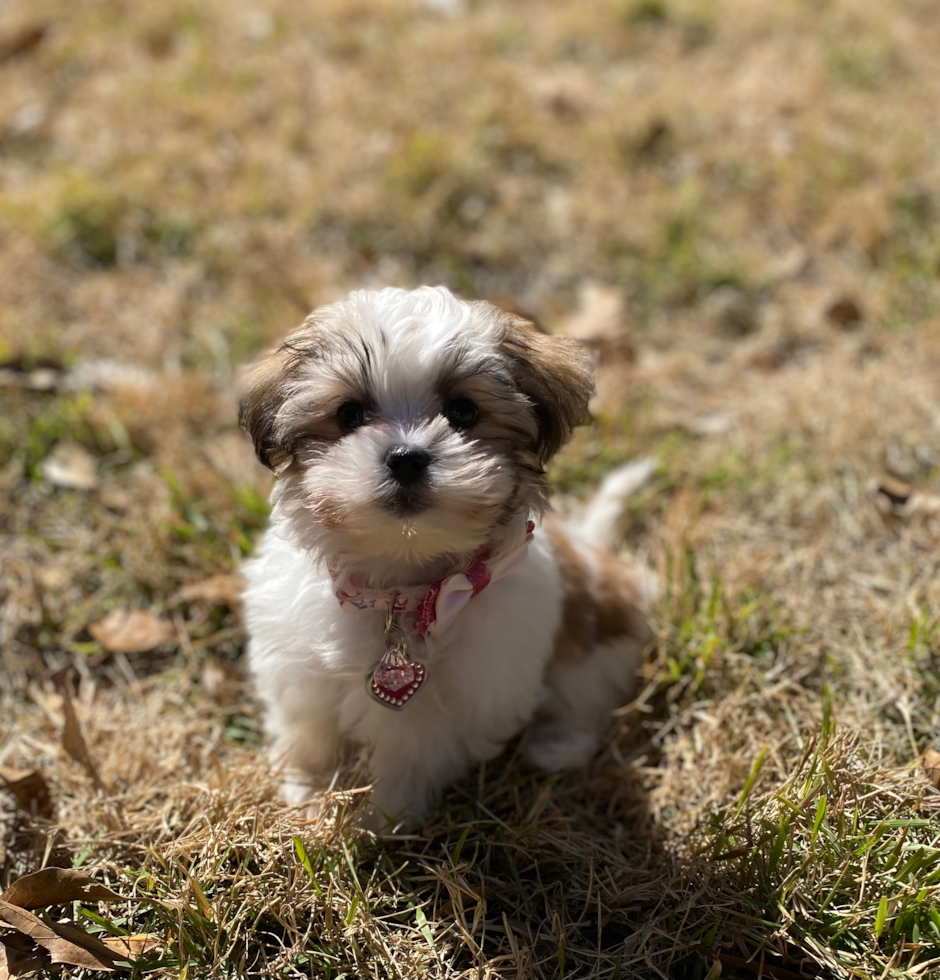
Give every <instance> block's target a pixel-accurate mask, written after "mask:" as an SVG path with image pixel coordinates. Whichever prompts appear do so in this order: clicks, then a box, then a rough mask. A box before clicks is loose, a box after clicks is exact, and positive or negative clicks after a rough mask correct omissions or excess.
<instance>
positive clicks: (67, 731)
mask: <svg viewBox="0 0 940 980" xmlns="http://www.w3.org/2000/svg"><path fill="white" fill-rule="evenodd" d="M73 673H74V668H72V667H66V668H65V669H64V670H60V671H57V672H56V673H55V674H53V676H52V682H53V683H54V684H55V685H56V687H57V688H58V689H59V693H60V694H61V695H62V714H63V715H64V716H65V726H64V727H63V729H62V748H64V749H65V751H66V753H67V754H68V756H69V757H70V758H72V759H74V760H75V761H76V762H77V763H79V764H80V765H81V766H82V767H83V768H84V770H85V772H87V773H88V775H89V776H90V777H91V781H92V782H93V783H94V785H95V789H98V790H101V791H102V792H103V793H107V792H108V788H107V786H105V784H104V782H103V781H102V779H101V776H100V774H99V773H98V767H97V766H96V765H95V763H94V760H93V759H92V757H91V753H90V752H89V751H88V743H87V742H86V741H85V736H84V735H83V734H82V726H81V724H80V723H79V721H78V715H76V714H75V705H74V704H72V694H71V691H70V690H69V685H70V683H71V679H72V674H73Z"/></svg>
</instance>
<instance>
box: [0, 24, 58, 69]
mask: <svg viewBox="0 0 940 980" xmlns="http://www.w3.org/2000/svg"><path fill="white" fill-rule="evenodd" d="M48 33H49V27H48V25H46V24H29V25H27V26H26V27H24V28H23V29H22V30H20V31H18V32H17V33H16V34H14V35H13V36H12V37H7V38H4V40H2V41H0V62H3V61H10V60H12V59H13V58H18V57H19V56H20V55H24V54H28V53H29V52H30V51H32V50H33V48H35V47H37V46H38V45H39V44H40V43H41V42H42V41H43V39H44V38H45V36H46V34H48Z"/></svg>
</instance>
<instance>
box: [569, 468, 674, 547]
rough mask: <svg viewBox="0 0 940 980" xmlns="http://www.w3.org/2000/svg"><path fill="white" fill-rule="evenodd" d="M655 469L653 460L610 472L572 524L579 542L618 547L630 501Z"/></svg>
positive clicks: (592, 545)
mask: <svg viewBox="0 0 940 980" xmlns="http://www.w3.org/2000/svg"><path fill="white" fill-rule="evenodd" d="M655 469H656V464H655V462H654V461H653V460H652V459H638V460H636V461H635V462H633V463H627V465H626V466H619V467H618V468H617V469H615V470H612V471H611V472H610V473H608V474H607V476H605V477H604V480H603V482H602V483H601V485H600V486H599V487H598V489H597V493H596V494H595V495H594V498H593V499H592V500H591V501H590V503H589V504H588V505H587V508H586V509H585V511H584V513H583V514H582V515H581V516H580V518H575V519H574V520H573V521H572V522H571V523H572V524H573V525H575V527H576V528H577V538H578V541H579V542H580V543H583V544H586V545H590V546H591V547H594V548H601V549H602V550H604V551H611V550H612V549H613V548H614V547H615V545H616V544H617V525H618V524H619V522H620V517H621V515H622V514H623V508H624V505H625V504H626V502H627V499H628V498H629V497H631V496H632V495H633V494H635V493H636V492H637V490H639V489H640V487H642V486H643V484H644V483H646V481H647V480H648V479H649V478H650V477H651V476H652V475H653V472H654V470H655Z"/></svg>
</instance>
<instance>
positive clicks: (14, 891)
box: [0, 868, 144, 909]
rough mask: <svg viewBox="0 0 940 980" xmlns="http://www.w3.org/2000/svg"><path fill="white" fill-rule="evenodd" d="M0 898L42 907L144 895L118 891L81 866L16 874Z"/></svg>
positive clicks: (25, 905) (34, 907)
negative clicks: (130, 894)
mask: <svg viewBox="0 0 940 980" xmlns="http://www.w3.org/2000/svg"><path fill="white" fill-rule="evenodd" d="M0 901H3V902H9V903H10V904H11V905H18V906H19V907H20V908H21V909H44V908H46V907H48V906H49V905H64V904H66V903H67V902H82V901H94V902H140V901H144V899H140V898H134V897H131V896H128V895H119V894H118V893H117V892H115V891H112V890H111V889H110V888H108V886H107V885H102V884H101V882H99V881H95V879H94V878H93V877H92V876H91V874H90V873H89V872H88V871H85V870H83V869H81V868H43V869H42V871H34V872H33V873H32V874H28V875H23V877H22V878H17V880H16V881H14V882H13V884H12V885H10V887H9V888H8V889H7V890H6V891H5V892H3V893H2V894H0Z"/></svg>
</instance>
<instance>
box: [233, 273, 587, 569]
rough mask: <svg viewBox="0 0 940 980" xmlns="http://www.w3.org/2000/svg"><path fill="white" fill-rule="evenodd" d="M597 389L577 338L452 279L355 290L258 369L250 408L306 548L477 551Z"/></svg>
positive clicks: (246, 422)
mask: <svg viewBox="0 0 940 980" xmlns="http://www.w3.org/2000/svg"><path fill="white" fill-rule="evenodd" d="M592 392H593V380H592V370H591V364H590V358H589V356H588V354H587V353H586V351H585V350H584V349H583V348H582V347H581V345H580V344H578V343H576V342H575V341H572V340H568V339H565V338H561V337H552V336H547V335H545V334H542V333H540V332H539V331H538V330H537V329H536V328H535V327H534V326H533V325H532V324H531V323H529V322H528V321H526V320H523V319H521V318H520V317H518V316H515V315H512V314H509V313H504V312H502V311H501V310H499V309H497V308H496V307H494V306H492V305H491V304H489V303H484V302H465V301H463V300H460V299H458V298H457V297H455V296H454V295H452V294H451V293H450V292H449V291H448V290H446V289H444V288H443V287H437V288H430V287H423V288H421V289H416V290H414V291H412V292H406V291H404V290H400V289H383V290H381V291H380V292H369V291H362V292H355V293H353V294H352V295H351V296H349V298H348V299H346V300H344V301H343V302H340V303H335V304H333V305H332V306H327V307H324V308H323V309H320V310H317V311H316V312H314V313H312V314H311V315H310V316H309V317H308V318H307V320H306V321H305V322H304V324H303V326H302V327H301V328H300V329H299V330H297V331H296V332H295V333H293V334H292V335H291V336H289V337H288V338H287V340H285V341H284V343H283V344H282V345H281V346H280V347H279V348H278V349H277V350H276V351H275V352H274V353H273V354H271V355H270V356H268V357H267V358H266V359H264V360H262V361H261V362H260V363H259V364H257V365H256V366H255V367H254V369H253V370H252V371H251V373H250V375H249V377H248V384H247V393H246V394H245V396H244V398H243V399H242V403H241V413H240V419H241V424H242V426H243V428H245V429H246V430H247V431H248V433H249V434H250V435H251V437H252V439H253V440H254V444H255V450H256V452H257V454H258V458H259V459H260V460H261V461H262V462H263V463H264V464H265V465H266V466H268V467H270V468H271V469H272V470H274V472H275V473H276V474H277V475H278V478H279V481H280V486H281V490H280V500H281V501H282V502H283V504H284V506H286V507H288V511H289V514H290V516H291V519H292V520H293V522H294V523H295V525H297V526H298V530H299V531H300V533H301V539H302V540H303V541H304V542H305V543H306V544H308V545H309V546H311V547H317V541H318V540H319V541H320V542H321V543H322V542H323V536H324V535H328V536H330V537H332V536H333V535H339V536H340V539H342V540H343V541H344V542H345V547H346V548H351V549H353V550H355V551H357V552H358V553H360V554H374V555H383V556H387V557H389V558H392V559H399V558H401V559H417V560H423V559H428V558H434V557H436V556H439V555H442V554H448V553H453V552H466V551H472V550H474V549H476V548H479V547H481V546H482V545H483V544H484V543H486V542H487V541H488V540H490V539H491V537H492V535H493V533H494V531H495V530H496V529H498V528H499V527H500V526H501V525H505V524H507V523H508V522H509V521H511V519H512V518H513V516H515V515H516V514H518V513H520V512H523V511H526V512H527V511H528V510H531V509H538V508H539V507H540V506H541V505H542V503H543V500H544V494H545V478H544V468H545V464H546V463H547V462H548V460H549V459H550V458H551V457H552V456H553V455H554V454H555V452H557V450H558V449H559V447H560V446H561V445H562V444H563V443H564V442H565V440H566V439H567V438H568V436H569V435H570V433H571V430H572V428H573V427H574V426H576V425H578V424H580V423H581V422H584V421H585V420H586V418H587V414H588V411H587V409H588V400H589V398H590V396H591V394H592Z"/></svg>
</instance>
